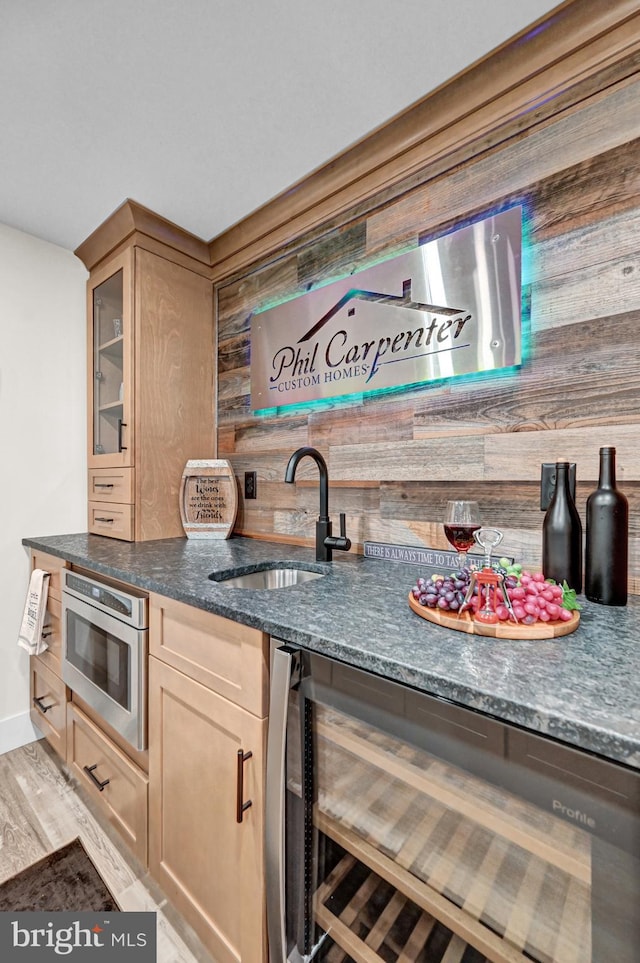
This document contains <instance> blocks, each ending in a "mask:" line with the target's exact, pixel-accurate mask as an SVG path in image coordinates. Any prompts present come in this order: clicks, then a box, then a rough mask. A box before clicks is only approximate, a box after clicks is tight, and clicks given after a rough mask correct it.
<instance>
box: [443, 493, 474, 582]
mask: <svg viewBox="0 0 640 963" xmlns="http://www.w3.org/2000/svg"><path fill="white" fill-rule="evenodd" d="M480 524H481V522H480V508H479V507H478V503H477V502H467V501H450V502H447V507H446V509H445V513H444V534H445V535H446V538H447V541H448V542H449V544H450V545H453V547H454V548H455V550H456V552H457V553H458V567H459V568H464V566H465V564H466V561H467V552H468V551H469V549H470V548H471V546H472V545H473V543H474V538H473V533H474V532H477V531H478V529H479V528H480Z"/></svg>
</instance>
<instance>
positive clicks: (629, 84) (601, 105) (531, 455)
mask: <svg viewBox="0 0 640 963" xmlns="http://www.w3.org/2000/svg"><path fill="white" fill-rule="evenodd" d="M638 103H640V78H639V77H638V75H636V76H635V77H632V78H631V79H629V80H625V81H623V82H620V83H619V84H617V85H614V86H612V87H609V88H608V89H606V90H602V91H599V92H598V93H597V94H596V95H591V96H589V97H588V99H586V100H585V101H584V102H583V103H582V104H581V105H580V106H579V107H577V108H573V109H571V110H570V111H566V112H564V113H562V114H559V115H558V116H555V117H553V118H552V119H550V120H547V121H545V122H544V123H542V124H540V125H539V126H538V127H534V128H533V129H530V130H528V131H527V132H526V133H525V134H521V135H518V136H514V137H512V138H511V139H510V140H509V141H507V142H506V143H505V144H503V145H502V146H501V147H499V148H496V149H494V150H493V151H491V152H488V153H485V154H483V155H481V156H479V157H477V158H475V159H473V160H472V161H469V162H467V163H465V164H464V165H461V166H459V167H457V168H454V169H452V170H450V171H449V172H447V173H446V174H444V175H439V176H437V177H430V176H429V172H428V171H425V172H424V174H423V176H422V177H421V178H416V177H415V176H414V177H413V178H412V181H411V184H410V185H407V189H406V191H405V192H404V193H401V194H399V195H398V194H397V195H396V196H395V199H394V200H392V201H387V200H384V201H382V200H381V202H380V204H379V205H378V206H376V205H375V203H374V204H371V205H369V206H368V211H367V213H364V214H363V213H358V212H354V217H353V219H352V220H351V221H349V222H348V223H346V224H341V225H340V226H339V227H336V226H334V227H332V226H331V225H327V229H326V231H325V232H324V233H323V234H319V232H315V234H314V236H313V237H309V238H305V239H304V240H303V242H302V243H299V244H297V245H295V246H293V245H292V246H290V247H289V248H288V249H285V250H283V251H280V252H278V256H277V257H273V258H271V259H270V261H269V263H261V264H256V265H254V266H253V267H252V268H251V269H250V270H249V271H247V272H246V273H244V274H243V275H242V276H241V277H235V278H233V279H229V280H228V281H226V282H224V283H222V284H220V285H218V287H217V317H218V350H219V357H218V365H219V383H218V405H217V413H218V457H220V458H228V459H229V460H230V461H231V463H232V464H233V467H234V470H235V472H236V475H237V477H238V479H239V480H241V479H243V478H244V472H245V471H249V470H252V471H257V491H258V497H257V499H256V500H255V501H248V502H244V500H242V499H241V505H240V511H239V515H238V521H237V525H236V531H237V532H238V533H242V534H246V535H251V536H254V537H268V538H272V539H274V538H275V539H280V540H282V541H285V542H291V543H304V544H307V543H308V544H310V545H311V544H312V542H313V536H314V523H315V519H316V517H317V513H318V491H317V469H316V468H315V465H313V464H312V462H311V461H310V460H309V459H306V460H305V461H303V462H302V463H301V466H300V469H299V471H298V476H297V479H299V481H298V480H297V482H296V484H295V485H286V484H284V471H285V466H286V464H287V460H288V457H289V455H290V454H291V452H292V451H293V450H294V449H295V448H297V447H298V446H300V445H313V446H315V447H317V448H318V449H319V450H320V451H321V452H322V453H323V454H324V456H325V458H326V460H327V463H328V466H329V477H330V481H331V488H330V513H331V515H332V516H333V517H334V519H336V524H337V515H338V513H339V512H340V511H344V512H346V514H347V530H348V533H349V534H350V536H351V538H352V541H353V542H354V543H355V550H356V551H361V550H362V549H361V546H362V543H363V542H364V541H365V540H366V539H368V540H378V541H386V542H396V543H401V544H406V545H419V544H428V545H432V546H441V547H445V545H446V542H445V540H444V536H443V532H442V524H441V519H442V512H443V508H444V503H445V501H446V500H447V499H448V498H460V497H471V496H473V497H475V498H477V500H478V501H479V502H480V507H481V513H482V519H483V522H484V523H485V524H487V525H492V526H495V527H498V528H500V529H502V530H503V531H504V533H505V539H504V543H503V545H504V551H505V553H506V554H512V555H515V556H516V557H517V558H519V559H521V560H524V561H525V562H526V563H527V564H529V565H531V566H533V567H536V566H539V564H540V556H541V527H542V519H543V513H542V512H541V511H540V508H539V487H540V465H541V463H542V462H553V461H556V460H558V459H569V460H571V461H575V462H576V463H577V477H578V485H577V503H578V508H579V510H580V513H581V515H582V519H583V523H584V510H585V501H586V497H587V495H588V493H589V492H590V491H591V490H592V489H593V488H594V487H595V483H596V481H597V466H598V449H599V447H600V446H601V445H615V446H616V448H617V450H618V478H619V482H620V486H621V487H622V488H623V490H624V491H625V493H626V495H627V497H628V498H629V503H630V512H631V523H630V536H631V544H630V573H631V578H630V591H632V592H634V593H636V594H638V593H639V592H640V522H639V515H638V509H639V508H640V450H639V445H638V442H639V441H640V240H639V239H640V165H639V164H638V160H637V159H638V156H639V155H640V111H639V110H638ZM519 202H521V203H523V204H524V205H525V206H526V208H527V210H528V211H529V213H530V218H529V237H528V242H529V245H530V246H529V249H528V251H527V252H526V254H525V257H524V258H523V262H524V263H523V301H524V303H525V305H526V306H527V310H526V311H525V314H526V315H527V320H526V322H525V337H526V340H528V342H529V351H528V355H527V357H526V359H525V360H524V363H523V365H522V366H521V369H520V370H519V371H518V372H517V373H515V374H514V375H510V376H500V375H496V374H487V375H486V376H477V377H476V378H475V379H474V380H471V381H470V380H465V379H461V380H455V379H452V380H449V381H447V382H440V383H437V384H433V385H425V386H423V387H420V388H417V389H413V390H410V391H405V392H402V393H398V394H394V395H393V396H391V397H389V396H382V397H362V396H360V397H355V398H354V399H353V400H351V401H350V402H341V403H340V404H336V403H328V404H326V405H325V406H324V407H323V408H321V409H317V410H311V411H309V410H306V411H305V410H298V411H296V410H292V409H280V410H279V411H278V413H277V415H276V416H273V417H255V416H254V415H253V414H252V412H251V408H250V397H249V393H250V368H249V366H250V342H249V329H250V319H251V314H252V312H253V311H254V310H256V309H258V308H260V307H261V306H263V305H266V304H267V303H269V304H272V303H274V302H275V301H277V300H278V299H283V298H285V297H290V296H291V295H292V294H295V293H303V292H305V291H307V290H309V289H310V288H312V287H313V286H315V285H317V284H318V283H320V282H322V281H323V280H326V279H327V278H331V277H335V276H338V275H345V274H347V273H349V272H351V271H353V270H354V269H360V268H363V267H366V266H368V264H370V263H371V262H373V261H374V260H377V259H379V258H380V256H381V255H392V254H393V253H395V252H396V251H398V250H399V249H401V248H406V246H407V242H408V241H409V242H410V243H416V244H417V243H418V242H419V241H420V240H422V239H424V238H425V237H428V236H431V235H435V234H437V233H440V232H442V231H443V230H446V229H449V228H451V227H453V226H454V225H455V224H456V222H458V221H460V220H464V219H467V218H469V217H471V216H476V215H477V216H481V215H482V214H484V213H485V212H489V211H491V210H492V209H494V208H495V207H496V206H498V205H503V204H505V203H519ZM240 487H241V488H242V485H240ZM241 495H242V492H241Z"/></svg>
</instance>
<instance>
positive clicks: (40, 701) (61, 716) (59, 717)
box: [29, 655, 67, 759]
mask: <svg viewBox="0 0 640 963" xmlns="http://www.w3.org/2000/svg"><path fill="white" fill-rule="evenodd" d="M29 674H30V677H31V682H30V686H29V696H30V699H31V712H30V715H31V721H32V722H33V723H34V725H36V726H37V727H38V729H39V730H40V732H41V733H42V734H43V736H44V737H45V739H46V740H47V742H48V743H49V744H50V745H51V746H52V748H53V749H55V751H56V752H57V753H58V755H59V756H61V757H62V758H63V759H64V757H65V754H66V749H67V724H66V710H67V687H66V686H65V684H64V682H63V681H62V679H61V678H59V676H57V675H56V674H55V673H54V672H52V671H51V669H49V668H48V667H47V666H46V665H45V664H44V662H42V660H41V659H40V657H39V656H37V655H32V656H31V658H30V660H29Z"/></svg>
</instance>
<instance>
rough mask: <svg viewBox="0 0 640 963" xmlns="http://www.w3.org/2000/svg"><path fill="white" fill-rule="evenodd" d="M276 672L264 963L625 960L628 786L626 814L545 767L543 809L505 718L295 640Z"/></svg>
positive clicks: (634, 871) (639, 889)
mask: <svg viewBox="0 0 640 963" xmlns="http://www.w3.org/2000/svg"><path fill="white" fill-rule="evenodd" d="M295 658H296V657H295V656H294V660H295ZM305 660H306V661H307V663H308V664H309V665H311V666H312V672H311V674H307V673H306V671H305ZM290 678H291V679H292V684H291V686H290V688H289V693H288V708H287V712H286V734H287V738H286V752H285V754H284V756H283V757H282V758H283V760H284V766H285V783H284V785H285V787H286V789H285V792H284V794H283V795H284V804H283V805H284V811H283V812H281V817H282V825H283V827H284V828H283V838H282V843H283V850H282V852H283V859H284V864H285V872H284V880H283V881H282V882H281V890H280V899H281V902H282V904H283V908H284V916H283V922H282V924H281V925H280V926H279V932H278V933H276V945H274V944H272V960H273V961H274V963H276V961H277V963H284V961H285V960H288V961H291V963H297V961H298V960H310V959H312V958H314V959H317V960H323V961H324V960H326V961H327V963H348V961H351V960H354V961H356V963H378V961H380V963H412V961H415V963H485V961H491V963H525V961H531V960H533V961H537V963H612V961H613V960H615V961H616V963H620V961H622V960H624V961H625V963H631V961H632V960H634V959H636V956H635V954H636V952H637V950H638V946H640V944H639V943H637V942H636V939H637V938H638V936H639V933H638V924H637V922H636V921H635V920H636V916H637V915H638V914H637V913H636V911H635V909H634V906H635V905H637V899H638V895H639V894H640V880H639V877H640V873H639V872H638V867H639V866H640V863H639V862H638V859H637V856H638V845H639V844H640V840H639V836H638V830H637V827H638V818H637V798H636V801H635V802H634V803H633V804H632V809H633V806H635V807H636V812H635V818H629V817H630V815H631V817H633V812H632V811H631V813H630V812H629V811H627V812H626V814H621V813H618V812H617V811H616V808H615V807H616V805H617V803H616V802H615V800H614V795H615V794H613V793H612V794H611V799H610V798H608V797H607V798H606V799H605V800H604V801H603V800H602V799H598V798H594V799H593V800H592V802H591V803H590V802H589V797H588V796H585V794H584V792H583V791H582V789H584V787H582V789H581V790H580V792H579V793H578V796H575V795H572V794H571V785H570V783H571V780H570V779H569V778H568V777H567V776H566V774H564V773H562V772H560V773H558V775H557V777H556V776H555V775H554V776H552V779H551V782H552V783H553V785H552V786H551V788H550V791H551V793H552V797H555V798H557V799H558V800H568V802H567V803H566V804H563V805H564V808H565V812H564V813H562V812H560V813H559V814H555V813H554V812H553V811H545V809H544V808H542V807H541V805H540V804H539V803H538V801H536V800H535V796H536V792H538V791H539V787H540V785H542V784H544V783H545V781H549V780H548V779H547V776H546V775H545V776H541V775H538V774H535V773H533V772H531V771H529V768H528V765H529V764H528V763H527V762H526V760H525V758H524V756H523V759H522V760H521V761H520V762H518V761H517V760H516V758H515V756H514V755H513V754H512V755H511V756H509V750H508V748H507V746H508V740H507V738H506V734H507V729H508V728H509V727H507V726H505V725H504V724H502V723H500V722H497V721H496V720H488V719H486V717H483V716H480V715H479V714H476V713H472V712H469V711H468V710H465V709H461V708H459V707H457V706H451V705H450V704H448V703H440V702H439V700H436V699H432V698H430V697H428V696H424V695H423V694H422V693H416V692H414V691H413V690H410V689H407V688H406V687H404V686H399V685H396V684H394V683H388V682H386V680H380V679H377V678H374V677H372V676H369V675H368V674H367V673H362V672H359V671H357V670H352V669H349V668H348V667H345V666H341V665H339V664H337V663H334V662H331V661H329V660H326V659H322V658H320V657H315V656H309V654H308V653H307V654H305V656H304V658H302V660H301V661H300V662H299V663H298V664H297V665H296V663H295V661H294V665H293V671H292V673H291V674H290ZM425 699H426V700H427V702H426V704H425V702H424V700H425ZM270 725H271V722H270ZM270 738H271V732H270ZM514 745H516V747H517V740H516V742H515V743H514ZM605 765H607V764H606V763H605ZM611 768H612V769H615V767H613V766H612V767H611ZM608 780H609V773H608V771H607V774H606V778H604V779H603V780H602V782H603V784H604V785H605V792H606V791H608V790H607V788H606V783H607V781H608ZM584 781H585V784H589V785H591V781H590V778H589V779H586V780H584ZM609 781H610V780H609ZM633 792H636V793H637V781H636V782H635V789H633ZM578 798H579V800H580V802H579V803H578V802H576V799H578ZM585 800H586V802H585ZM589 806H591V808H589ZM568 812H570V813H571V814H572V815H570V816H569V817H567V813H568ZM576 812H578V813H582V814H583V815H584V818H583V819H581V818H580V817H578V818H577V819H576V817H575V813H576ZM588 813H593V814H594V818H593V820H592V822H598V823H600V822H601V821H602V820H606V819H609V820H610V822H611V825H613V826H614V829H613V837H612V838H613V842H611V841H607V840H606V839H599V838H596V837H594V835H593V833H592V831H591V830H592V828H593V827H592V826H590V825H589V820H591V816H589V815H586V814H588ZM619 816H622V822H624V820H625V819H626V820H627V830H628V832H627V831H626V830H625V831H624V832H623V833H622V836H623V837H624V841H623V839H622V838H616V833H618V830H619V827H620V826H621V825H622V823H621V822H620V820H619V819H618V817H619ZM267 820H269V813H267ZM267 828H268V829H269V822H268V824H267ZM633 846H635V852H634V853H631V852H630V851H629V850H630V848H631V847H633ZM267 865H268V866H269V855H268V856H267ZM268 873H269V869H268ZM616 874H617V877H618V878H617V879H616ZM620 874H622V877H620ZM621 878H623V879H624V883H623V884H621V882H620V879H621ZM270 886H271V881H270V879H269V876H268V887H269V888H270ZM614 894H615V895H614ZM614 904H615V905H616V908H615V910H613V909H612V907H613V905H614ZM614 917H615V918H614ZM274 925H275V924H274V923H272V922H270V924H269V926H270V939H271V935H272V931H273V926H274ZM632 929H633V932H631V930H632Z"/></svg>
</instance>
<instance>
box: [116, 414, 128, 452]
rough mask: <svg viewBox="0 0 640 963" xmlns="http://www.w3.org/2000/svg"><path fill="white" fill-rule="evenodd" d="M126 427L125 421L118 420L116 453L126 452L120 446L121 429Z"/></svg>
mask: <svg viewBox="0 0 640 963" xmlns="http://www.w3.org/2000/svg"><path fill="white" fill-rule="evenodd" d="M126 427H127V423H126V421H123V420H122V418H118V451H126V450H127V449H126V448H125V446H124V445H123V444H122V429H123V428H126Z"/></svg>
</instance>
